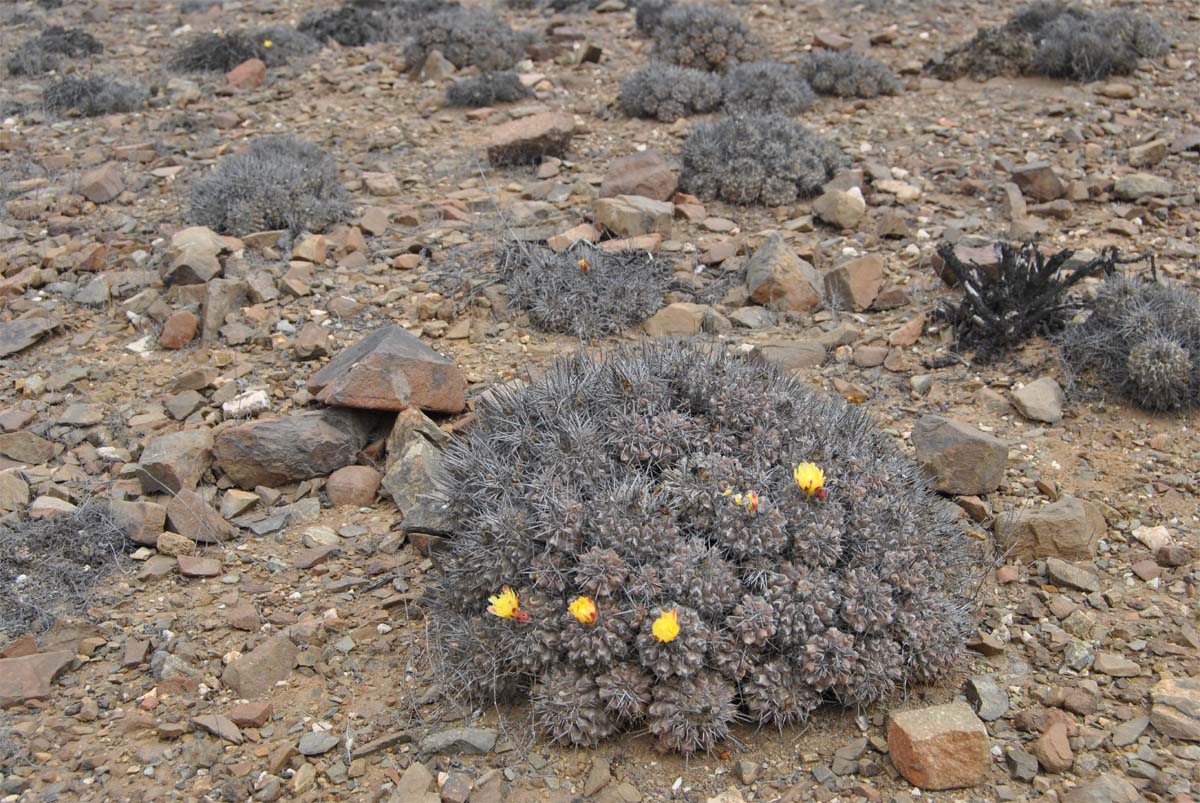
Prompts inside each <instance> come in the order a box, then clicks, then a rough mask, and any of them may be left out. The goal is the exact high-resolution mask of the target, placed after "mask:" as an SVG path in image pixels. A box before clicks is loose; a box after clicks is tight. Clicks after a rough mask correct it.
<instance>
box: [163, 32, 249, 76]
mask: <svg viewBox="0 0 1200 803" xmlns="http://www.w3.org/2000/svg"><path fill="white" fill-rule="evenodd" d="M262 54H263V50H262V43H261V42H260V41H258V40H257V39H256V38H255V37H254V36H252V35H251V34H249V33H246V32H244V31H233V32H230V33H202V34H199V35H197V36H194V37H192V39H191V40H190V41H189V42H188V43H187V44H185V45H184V46H183V47H182V48H180V50H179V52H177V53H175V55H174V56H172V57H171V59H170V62H169V64H170V67H171V69H173V70H178V71H180V72H229V71H230V70H232V69H233V68H234V67H236V66H238V65H239V64H241V63H242V62H244V61H249V60H250V59H257V58H261V56H262Z"/></svg>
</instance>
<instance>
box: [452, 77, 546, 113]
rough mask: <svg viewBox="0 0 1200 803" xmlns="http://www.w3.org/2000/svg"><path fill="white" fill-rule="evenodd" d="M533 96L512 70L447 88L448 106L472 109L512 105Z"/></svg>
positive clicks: (464, 80) (458, 82)
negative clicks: (500, 104) (505, 104)
mask: <svg viewBox="0 0 1200 803" xmlns="http://www.w3.org/2000/svg"><path fill="white" fill-rule="evenodd" d="M532 96H533V90H532V89H530V88H529V87H527V86H525V84H523V83H521V78H520V76H518V75H517V74H516V73H515V72H512V71H511V70H509V71H505V72H489V73H484V74H483V75H476V76H474V77H472V78H464V79H462V80H461V81H455V82H454V83H452V84H450V86H448V87H446V103H447V104H448V105H450V106H463V107H466V108H472V109H478V108H480V107H483V106H493V105H495V104H497V103H512V102H513V101H515V100H522V99H524V98H528V97H532Z"/></svg>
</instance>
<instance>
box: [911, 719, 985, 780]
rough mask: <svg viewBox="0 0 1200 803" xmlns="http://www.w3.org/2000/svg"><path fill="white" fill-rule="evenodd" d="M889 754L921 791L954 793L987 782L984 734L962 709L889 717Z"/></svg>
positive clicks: (979, 725)
mask: <svg viewBox="0 0 1200 803" xmlns="http://www.w3.org/2000/svg"><path fill="white" fill-rule="evenodd" d="M887 739H888V752H889V754H890V755H891V758H892V763H893V764H894V765H895V767H896V769H897V770H899V771H900V774H901V775H903V776H904V777H905V778H906V779H907V780H908V782H909V783H911V784H912V785H913V786H917V787H920V788H921V789H957V788H961V787H967V786H975V785H977V784H980V783H983V782H984V781H985V780H986V779H987V773H988V769H989V768H990V766H991V755H990V753H989V744H988V735H987V728H985V727H984V725H983V723H982V722H981V721H980V720H979V718H978V717H976V716H975V713H974V712H973V711H971V708H970V706H968V705H967V704H966V703H949V704H947V705H938V706H932V707H930V708H920V709H915V710H912V711H903V712H898V713H893V714H892V716H891V720H890V722H889V723H888V736H887Z"/></svg>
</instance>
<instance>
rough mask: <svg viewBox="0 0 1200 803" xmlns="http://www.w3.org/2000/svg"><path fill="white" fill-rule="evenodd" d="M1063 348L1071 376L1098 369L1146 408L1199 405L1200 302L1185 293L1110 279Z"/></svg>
mask: <svg viewBox="0 0 1200 803" xmlns="http://www.w3.org/2000/svg"><path fill="white" fill-rule="evenodd" d="M1061 344H1062V350H1063V360H1062V362H1063V365H1064V367H1066V368H1067V369H1068V370H1069V371H1070V372H1071V373H1072V374H1078V373H1081V372H1086V371H1089V370H1095V371H1096V372H1097V373H1098V374H1099V375H1100V377H1101V378H1102V379H1103V380H1104V381H1105V383H1106V384H1108V385H1109V386H1111V387H1113V388H1115V389H1116V390H1117V391H1118V392H1119V393H1120V394H1121V395H1122V396H1124V397H1125V398H1127V399H1129V400H1130V401H1132V402H1134V403H1135V404H1137V405H1139V406H1141V407H1144V408H1146V409H1147V410H1187V409H1191V408H1194V407H1196V406H1197V405H1200V299H1198V298H1197V297H1196V296H1195V295H1194V294H1192V293H1190V292H1188V291H1187V290H1185V289H1184V288H1182V287H1179V286H1177V285H1173V284H1169V283H1165V282H1161V281H1153V280H1140V279H1131V278H1128V277H1126V276H1122V275H1119V274H1117V275H1113V276H1111V277H1110V278H1108V279H1106V280H1105V282H1104V284H1103V285H1101V288H1100V292H1099V294H1098V295H1097V297H1096V301H1095V303H1094V304H1093V308H1092V314H1091V316H1090V317H1089V318H1088V319H1087V320H1086V321H1084V322H1083V323H1080V324H1076V325H1074V326H1071V327H1069V328H1067V329H1066V330H1065V331H1064V332H1063V334H1062V337H1061Z"/></svg>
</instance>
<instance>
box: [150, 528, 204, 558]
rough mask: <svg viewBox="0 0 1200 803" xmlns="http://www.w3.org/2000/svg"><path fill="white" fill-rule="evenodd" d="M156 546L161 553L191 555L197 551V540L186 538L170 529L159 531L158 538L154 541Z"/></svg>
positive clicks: (176, 555) (174, 555)
mask: <svg viewBox="0 0 1200 803" xmlns="http://www.w3.org/2000/svg"><path fill="white" fill-rule="evenodd" d="M154 548H155V549H157V550H158V554H160V555H170V556H171V557H173V558H177V557H179V556H180V555H191V554H194V553H195V551H196V542H195V541H193V540H192V539H190V538H185V537H184V536H182V535H180V534H179V533H173V532H171V531H170V530H166V531H165V532H162V533H159V536H158V540H157V541H155V543H154Z"/></svg>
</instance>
